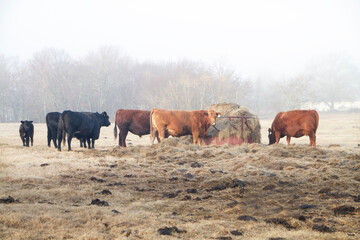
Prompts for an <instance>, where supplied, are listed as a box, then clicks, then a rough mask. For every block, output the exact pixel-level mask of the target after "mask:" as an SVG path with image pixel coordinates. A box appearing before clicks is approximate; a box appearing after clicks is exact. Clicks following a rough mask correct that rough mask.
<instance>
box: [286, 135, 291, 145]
mask: <svg viewBox="0 0 360 240" xmlns="http://www.w3.org/2000/svg"><path fill="white" fill-rule="evenodd" d="M290 139H291V136H286V141H287V144H288V146H290Z"/></svg>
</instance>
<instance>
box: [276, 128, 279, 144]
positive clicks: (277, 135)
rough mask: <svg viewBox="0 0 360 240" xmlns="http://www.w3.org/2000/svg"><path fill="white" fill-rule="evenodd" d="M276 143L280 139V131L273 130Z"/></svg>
mask: <svg viewBox="0 0 360 240" xmlns="http://www.w3.org/2000/svg"><path fill="white" fill-rule="evenodd" d="M275 138H276V144H279V141H280V132H278V131H275Z"/></svg>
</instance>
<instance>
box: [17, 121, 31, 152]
mask: <svg viewBox="0 0 360 240" xmlns="http://www.w3.org/2000/svg"><path fill="white" fill-rule="evenodd" d="M32 122H33V121H27V120H26V121H21V125H20V128H19V133H20V138H21V140H22V142H23V146H26V147H29V138H30V140H31V146H32V145H33V138H34V125H33V124H32Z"/></svg>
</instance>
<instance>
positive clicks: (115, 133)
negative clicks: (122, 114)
mask: <svg viewBox="0 0 360 240" xmlns="http://www.w3.org/2000/svg"><path fill="white" fill-rule="evenodd" d="M114 125H115V126H114V137H115V140H116V138H117V127H116V125H117V124H116V117H115V123H114ZM119 130H120V129H119Z"/></svg>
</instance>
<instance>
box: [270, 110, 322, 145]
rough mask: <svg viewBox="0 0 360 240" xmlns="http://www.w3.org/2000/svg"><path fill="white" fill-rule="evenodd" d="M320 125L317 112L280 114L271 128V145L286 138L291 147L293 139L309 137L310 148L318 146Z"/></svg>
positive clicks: (296, 111)
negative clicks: (317, 138) (317, 131)
mask: <svg viewBox="0 0 360 240" xmlns="http://www.w3.org/2000/svg"><path fill="white" fill-rule="evenodd" d="M318 125H319V114H318V113H317V112H316V111H315V110H293V111H288V112H279V113H278V114H277V115H276V117H275V119H274V121H273V123H272V125H271V128H269V145H270V144H273V143H275V142H276V144H278V143H279V141H280V138H282V137H285V136H286V141H287V143H288V145H290V139H291V137H295V138H299V137H302V136H304V135H306V136H309V138H310V144H309V147H310V146H314V147H315V146H316V129H317V128H318Z"/></svg>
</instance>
